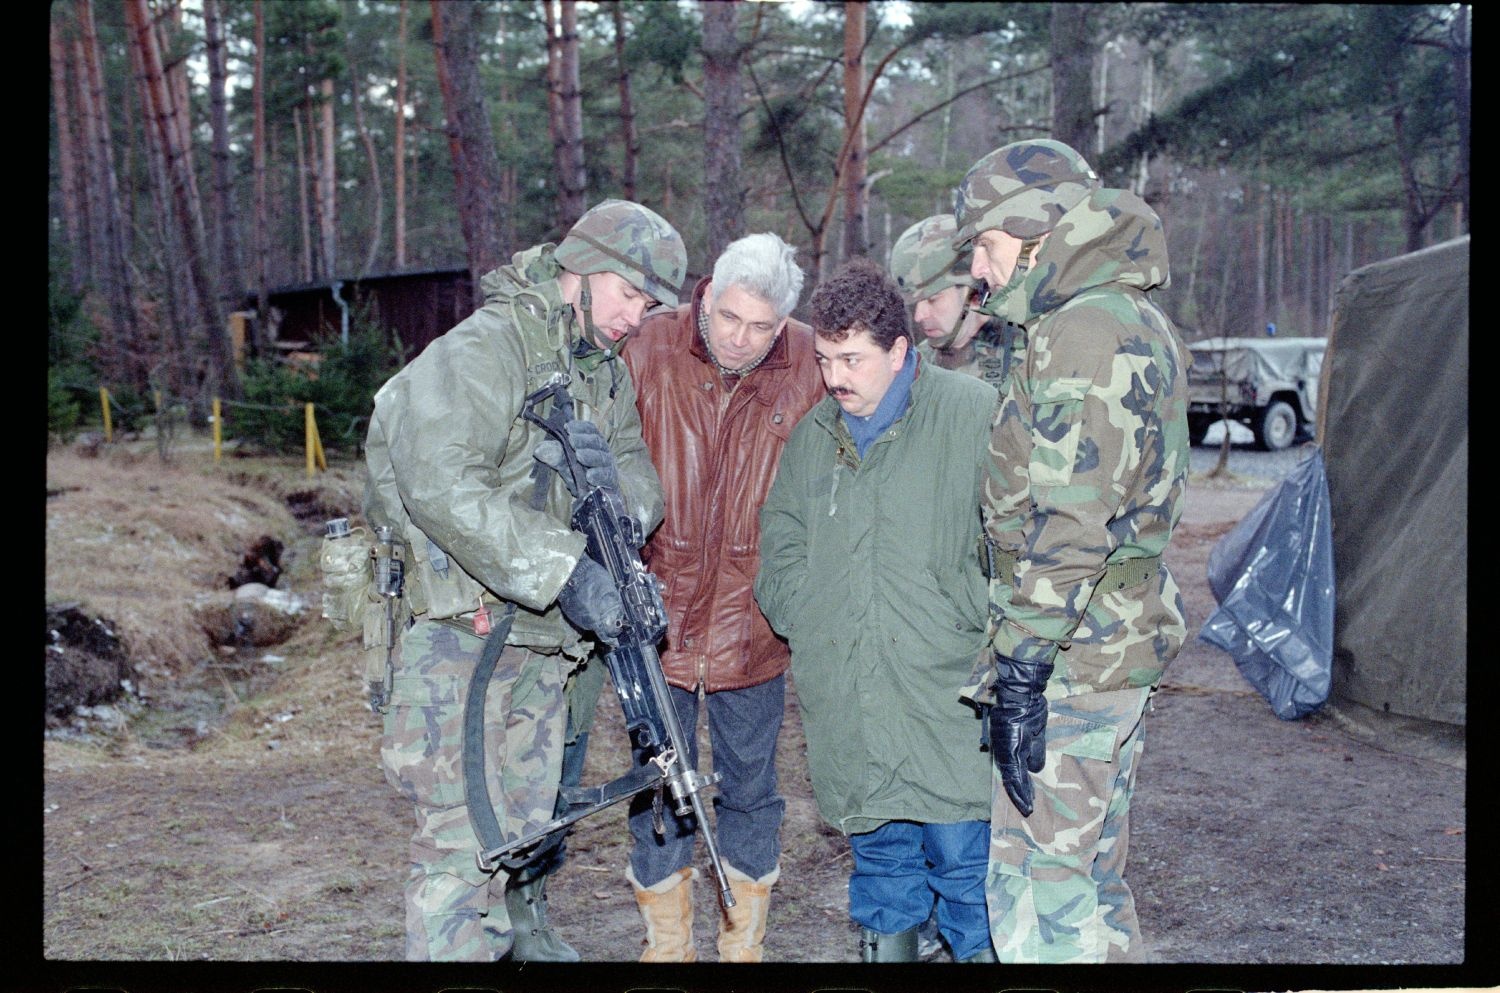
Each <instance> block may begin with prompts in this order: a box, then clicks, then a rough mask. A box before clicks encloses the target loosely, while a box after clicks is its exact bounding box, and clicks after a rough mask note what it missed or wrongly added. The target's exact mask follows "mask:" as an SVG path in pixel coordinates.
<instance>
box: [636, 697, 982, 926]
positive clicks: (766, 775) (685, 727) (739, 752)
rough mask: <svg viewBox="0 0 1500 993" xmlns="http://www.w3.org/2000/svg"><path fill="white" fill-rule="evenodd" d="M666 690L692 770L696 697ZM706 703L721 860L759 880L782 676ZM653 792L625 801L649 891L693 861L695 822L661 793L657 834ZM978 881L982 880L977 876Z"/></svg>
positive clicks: (773, 797) (774, 821)
mask: <svg viewBox="0 0 1500 993" xmlns="http://www.w3.org/2000/svg"><path fill="white" fill-rule="evenodd" d="M671 689H672V702H673V703H674V704H675V705H676V707H677V719H678V720H679V721H680V722H681V723H682V731H683V734H684V735H686V737H687V738H688V741H689V745H688V751H689V753H690V754H689V755H688V763H689V764H690V765H691V766H692V767H693V768H694V769H697V768H698V734H697V728H698V697H697V695H696V694H694V693H693V692H691V691H689V690H684V689H678V688H677V687H676V686H673V687H672V688H671ZM704 699H705V701H706V702H707V704H708V706H707V707H706V708H705V709H706V710H707V711H708V737H709V747H710V748H711V749H712V750H713V763H714V771H715V772H717V773H719V774H720V775H721V776H722V777H723V778H722V779H720V780H719V783H718V786H717V787H709V789H708V790H707V791H706V795H712V796H713V807H714V832H715V833H714V838H715V840H716V841H718V843H719V855H720V857H721V858H722V859H723V860H724V861H725V862H728V863H730V864H731V865H733V866H734V867H735V868H736V869H738V870H739V871H741V872H743V873H744V874H745V875H747V876H749V877H750V878H751V879H759V878H761V877H762V876H764V875H765V874H766V873H768V872H770V871H771V870H772V869H774V868H776V865H777V863H779V862H780V861H781V818H782V815H783V813H784V812H785V810H786V801H785V800H783V799H782V798H781V795H780V794H779V793H777V792H776V739H777V738H778V737H779V736H780V734H781V717H782V714H783V713H784V712H785V709H786V676H784V675H782V676H777V677H776V678H775V679H773V680H771V681H770V682H766V683H761V684H760V685H758V686H747V687H745V688H744V689H742V690H720V691H719V692H717V693H709V694H708V695H707V696H706V697H705V698H704ZM634 756H635V761H636V763H637V764H640V763H642V762H645V761H646V755H645V753H644V752H643V751H642V750H641V749H639V748H636V749H634ZM654 794H655V791H654V790H650V791H647V792H645V793H642V794H639V795H637V796H635V797H634V798H632V800H631V803H630V834H631V837H632V838H633V839H634V841H635V846H634V848H633V849H632V850H631V853H630V867H631V869H633V870H634V872H635V878H636V882H638V883H640V884H641V885H642V886H653V885H655V884H656V883H659V882H661V881H662V880H663V879H666V878H667V877H668V876H670V875H671V874H672V873H674V872H676V871H677V870H679V869H682V868H685V867H687V866H690V865H692V864H693V843H694V840H695V834H694V830H693V819H692V817H685V818H681V819H679V818H678V817H677V815H676V814H674V813H673V812H672V797H671V794H670V793H666V794H665V795H664V797H663V801H662V810H661V813H662V824H663V826H664V827H665V828H666V833H665V835H659V834H657V833H656V831H655V829H654V827H653V826H652V825H653V818H652V814H651V798H652V796H653V795H654ZM981 870H982V866H981ZM980 877H981V879H980V881H981V882H983V872H982V871H981V873H980ZM986 933H988V932H986Z"/></svg>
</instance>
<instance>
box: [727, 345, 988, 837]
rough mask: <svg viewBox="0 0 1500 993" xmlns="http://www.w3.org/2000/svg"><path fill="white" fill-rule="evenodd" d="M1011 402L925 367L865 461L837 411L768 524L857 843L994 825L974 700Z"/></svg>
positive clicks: (778, 583)
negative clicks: (996, 424) (989, 483)
mask: <svg viewBox="0 0 1500 993" xmlns="http://www.w3.org/2000/svg"><path fill="white" fill-rule="evenodd" d="M909 354H912V353H909ZM996 402H997V396H996V393H995V390H994V388H993V387H991V386H989V385H988V384H986V383H983V382H980V381H979V380H977V379H974V378H972V377H969V376H964V375H961V374H959V373H955V372H949V371H947V370H945V369H940V368H938V367H937V366H935V365H933V364H932V363H931V362H922V363H921V364H920V365H919V366H918V369H917V376H916V379H915V381H914V382H913V383H912V386H911V401H910V403H909V405H908V407H907V409H906V412H905V413H904V414H903V415H902V416H901V418H900V419H899V420H898V421H896V423H895V424H894V425H892V426H891V427H890V428H889V429H888V430H887V431H886V432H885V433H884V434H882V435H881V436H880V437H879V438H878V439H876V441H875V442H874V444H873V445H872V446H871V447H870V449H869V451H868V453H867V454H866V455H865V457H864V458H863V459H861V458H860V456H859V454H858V450H857V449H856V447H855V445H854V441H853V440H852V438H851V437H850V435H849V430H848V428H847V427H846V426H845V424H844V418H843V416H842V411H841V409H840V407H839V405H838V403H837V402H836V401H834V400H833V399H832V398H831V397H829V398H825V399H823V400H821V401H819V403H818V405H817V406H816V407H814V408H813V409H812V410H811V411H810V412H809V413H808V414H807V416H805V417H804V418H803V419H802V420H801V421H800V422H799V423H798V425H797V427H796V428H795V429H794V430H793V431H792V435H791V438H790V440H788V442H787V446H786V449H785V451H784V452H783V453H782V456H781V462H780V465H779V467H778V469H777V473H776V481H775V483H774V485H773V486H772V487H771V493H770V495H769V497H767V499H766V503H765V506H764V507H763V508H762V510H761V546H760V547H761V553H760V554H761V566H760V572H759V574H758V576H757V578H756V583H755V595H756V599H757V600H758V601H759V603H760V606H761V609H762V611H764V613H765V615H766V618H767V619H768V620H769V621H770V622H771V626H772V627H773V628H774V629H775V630H776V631H777V633H779V634H781V635H783V636H784V637H785V638H786V639H787V640H788V642H789V643H790V644H791V649H792V681H793V684H794V686H795V688H796V692H797V699H798V702H799V703H800V705H801V708H802V722H803V728H804V730H805V732H806V734H807V755H808V765H809V769H810V772H811V776H812V785H813V794H814V796H815V797H816V799H817V803H818V809H819V811H820V812H821V813H822V815H823V817H824V818H825V819H826V820H827V821H828V822H829V823H830V824H832V825H833V826H834V827H836V828H838V829H839V830H840V831H843V832H845V833H846V834H855V833H860V832H864V831H870V830H873V829H875V828H877V827H879V826H880V825H881V824H883V823H885V822H886V821H891V820H914V821H920V822H926V823H954V822H956V821H962V820H987V819H988V818H989V816H990V770H989V761H990V760H989V756H988V755H987V754H986V753H984V752H981V751H980V750H979V736H980V732H979V722H978V720H977V717H976V714H975V711H974V710H973V708H971V707H970V706H968V705H967V704H965V703H963V702H961V701H960V700H959V689H960V688H961V687H962V686H963V684H964V682H965V680H967V679H968V677H969V675H970V673H971V671H972V670H973V667H974V661H975V659H976V657H978V656H979V655H980V654H981V653H982V652H984V651H985V625H986V597H985V592H986V587H985V579H984V576H983V574H982V572H981V571H980V566H979V556H978V552H977V547H978V538H979V534H980V523H979V503H980V479H981V472H982V469H983V466H984V463H985V462H986V460H987V455H986V446H987V445H988V442H989V436H990V424H991V421H992V419H993V416H994V414H995V409H996Z"/></svg>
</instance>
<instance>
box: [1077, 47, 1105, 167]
mask: <svg viewBox="0 0 1500 993" xmlns="http://www.w3.org/2000/svg"><path fill="white" fill-rule="evenodd" d="M1109 49H1110V46H1109V45H1107V44H1106V45H1101V46H1100V49H1099V94H1098V96H1096V97H1095V98H1094V109H1095V110H1096V114H1095V116H1094V155H1095V158H1094V159H1091V160H1090V161H1097V159H1098V158H1099V157H1102V156H1103V155H1104V118H1105V117H1106V116H1107V114H1108V111H1109ZM1082 150H1083V149H1079V151H1082Z"/></svg>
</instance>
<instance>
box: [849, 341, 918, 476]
mask: <svg viewBox="0 0 1500 993" xmlns="http://www.w3.org/2000/svg"><path fill="white" fill-rule="evenodd" d="M906 357H907V359H908V360H909V361H907V362H905V363H903V364H902V366H901V368H900V369H899V370H897V372H896V378H895V379H892V380H891V385H890V388H889V389H887V390H886V391H885V396H883V397H881V398H880V403H878V404H877V405H876V406H875V412H874V413H872V414H869V415H867V416H865V417H860V416H859V415H857V414H851V413H849V412H848V411H847V410H842V411H841V412H842V413H843V415H844V423H845V424H846V425H847V426H848V428H849V436H850V437H851V438H853V439H854V446H855V448H857V449H859V457H860V458H864V457H865V453H866V452H868V451H869V450H870V446H871V445H873V444H874V443H875V439H877V438H879V437H880V436H881V435H883V434H885V432H886V430H887V429H889V428H890V426H891V425H892V424H895V423H896V422H897V421H898V420H900V419H901V415H902V414H904V413H906V407H907V405H908V404H909V403H910V402H911V384H912V381H913V380H915V379H916V378H917V362H918V361H919V359H918V356H917V350H916V349H915V348H913V347H911V342H910V339H908V341H907V348H906Z"/></svg>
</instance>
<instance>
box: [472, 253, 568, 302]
mask: <svg viewBox="0 0 1500 993" xmlns="http://www.w3.org/2000/svg"><path fill="white" fill-rule="evenodd" d="M555 248H556V246H555V245H553V244H551V243H550V242H549V243H547V244H542V245H535V246H533V247H531V248H528V249H526V250H525V251H524V252H517V253H516V254H515V255H512V256H511V259H510V265H503V266H496V267H495V268H494V269H491V270H490V271H489V272H487V273H485V274H484V275H483V276H481V277H479V288H480V290H482V291H483V292H484V302H485V303H495V302H497V301H499V300H501V299H503V298H506V297H513V296H515V295H516V294H517V293H519V292H521V291H522V290H526V289H531V288H532V287H535V286H537V285H539V284H541V283H545V282H548V281H549V280H554V279H556V278H557V277H558V276H560V275H562V271H563V270H562V266H560V265H558V264H557V260H556V259H555V258H553V257H552V253H553V251H554V249H555Z"/></svg>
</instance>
